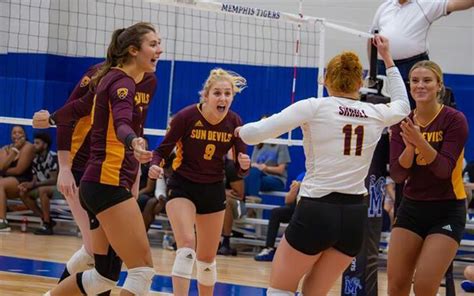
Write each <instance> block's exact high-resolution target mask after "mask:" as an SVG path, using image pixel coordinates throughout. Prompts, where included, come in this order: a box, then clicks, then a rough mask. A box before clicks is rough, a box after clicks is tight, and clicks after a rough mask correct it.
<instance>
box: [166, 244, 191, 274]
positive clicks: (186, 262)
mask: <svg viewBox="0 0 474 296" xmlns="http://www.w3.org/2000/svg"><path fill="white" fill-rule="evenodd" d="M195 260H196V252H195V251H194V250H193V249H191V248H179V249H178V250H177V251H176V258H174V264H173V270H172V271H171V275H172V276H178V277H182V278H186V279H190V278H191V275H192V274H193V266H194V261H195Z"/></svg>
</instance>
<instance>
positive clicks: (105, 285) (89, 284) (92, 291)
mask: <svg viewBox="0 0 474 296" xmlns="http://www.w3.org/2000/svg"><path fill="white" fill-rule="evenodd" d="M82 286H83V287H84V291H86V294H87V295H97V294H100V293H103V292H105V291H108V290H111V289H112V288H113V287H115V282H114V281H112V280H110V279H108V278H106V277H104V276H102V275H101V274H100V273H99V272H98V271H97V270H96V269H95V268H93V269H89V270H86V271H84V272H83V273H82Z"/></svg>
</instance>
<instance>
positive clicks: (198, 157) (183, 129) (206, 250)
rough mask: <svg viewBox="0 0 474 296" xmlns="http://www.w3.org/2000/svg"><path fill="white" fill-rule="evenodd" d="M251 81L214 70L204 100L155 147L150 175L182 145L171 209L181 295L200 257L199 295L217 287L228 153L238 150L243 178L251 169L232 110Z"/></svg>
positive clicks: (177, 290)
mask: <svg viewBox="0 0 474 296" xmlns="http://www.w3.org/2000/svg"><path fill="white" fill-rule="evenodd" d="M245 83H246V81H245V79H244V78H243V77H241V76H239V75H237V74H236V73H233V72H230V71H226V70H223V69H214V70H212V71H211V73H210V75H209V77H208V78H207V80H206V82H205V84H204V87H203V89H202V91H201V99H202V100H201V103H199V104H194V105H191V106H188V107H186V108H184V109H183V110H181V111H180V112H178V113H177V114H176V115H175V116H174V117H173V120H172V121H171V124H170V129H169V130H168V133H167V134H166V136H165V138H164V139H163V142H162V143H161V145H160V146H159V147H158V148H157V149H156V150H155V151H154V155H153V161H152V166H151V167H150V171H149V176H150V178H154V179H156V178H158V177H160V176H161V174H162V173H163V169H162V167H161V166H160V165H163V159H165V158H166V157H167V156H168V155H169V154H170V153H171V152H172V150H173V149H174V148H175V147H176V158H175V159H174V161H173V164H172V168H173V174H172V176H171V177H170V178H169V179H168V199H169V201H168V202H167V204H166V212H167V214H168V218H169V220H170V223H171V227H172V229H173V234H174V236H175V239H176V243H177V247H178V250H177V252H176V258H175V261H174V265H173V269H172V277H173V293H174V295H177V296H181V295H188V291H189V280H190V278H191V275H192V271H193V265H194V261H197V262H196V265H197V280H198V283H199V285H198V287H199V295H212V294H213V291H214V285H215V283H216V280H217V269H216V262H215V257H216V253H217V248H218V245H219V240H220V236H221V231H222V225H223V222H224V212H225V207H226V204H225V203H226V198H225V184H224V156H225V155H226V153H227V151H229V149H232V152H233V153H234V159H236V160H237V161H236V166H237V171H238V172H239V175H240V176H244V175H245V174H246V173H247V170H248V169H249V167H250V158H249V156H248V155H247V154H246V146H245V144H244V143H243V142H242V140H240V138H236V137H235V136H234V130H235V128H236V127H238V126H240V125H242V120H241V119H240V117H239V116H238V115H237V114H236V113H234V112H232V111H230V110H229V109H230V106H231V104H232V101H233V99H234V95H235V94H236V93H238V92H240V91H241V90H242V89H243V88H244V87H245ZM195 230H196V234H195Z"/></svg>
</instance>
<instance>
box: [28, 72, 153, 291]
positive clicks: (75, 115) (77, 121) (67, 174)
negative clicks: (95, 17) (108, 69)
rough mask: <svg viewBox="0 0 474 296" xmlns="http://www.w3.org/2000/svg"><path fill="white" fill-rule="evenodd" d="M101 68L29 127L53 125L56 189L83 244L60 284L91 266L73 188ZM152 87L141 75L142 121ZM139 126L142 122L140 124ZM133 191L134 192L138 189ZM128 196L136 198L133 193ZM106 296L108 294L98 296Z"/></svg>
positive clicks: (85, 154) (84, 220)
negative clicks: (57, 166) (92, 86)
mask: <svg viewBox="0 0 474 296" xmlns="http://www.w3.org/2000/svg"><path fill="white" fill-rule="evenodd" d="M102 64H103V63H100V64H96V65H93V66H92V67H90V68H89V69H88V70H87V71H86V73H85V74H84V76H83V77H82V78H81V80H80V82H79V83H78V84H77V85H76V87H75V88H74V90H73V92H72V93H71V95H70V96H69V98H68V100H67V101H66V104H65V105H64V106H63V107H61V108H60V109H58V110H57V111H55V112H54V113H53V114H51V115H50V114H49V112H48V111H47V110H41V111H38V112H36V113H35V115H34V117H33V127H35V128H48V127H50V124H51V123H54V124H56V125H57V142H58V156H59V158H60V168H61V169H60V173H59V177H58V183H57V186H58V189H59V191H60V192H61V193H62V194H63V195H64V196H65V197H66V200H67V202H68V205H69V208H70V209H71V213H72V214H73V217H74V220H75V221H76V223H77V225H78V226H79V229H80V231H81V237H82V240H83V246H82V247H81V248H80V249H79V250H77V251H76V252H75V253H74V254H73V256H72V257H71V258H70V259H69V260H68V262H67V264H66V267H65V268H64V271H63V274H62V276H61V278H60V281H62V280H64V279H65V278H66V277H68V276H69V275H71V274H75V273H77V272H81V271H85V270H87V269H89V268H92V267H93V266H94V258H93V254H94V253H93V252H92V242H91V238H90V236H91V234H90V229H89V219H88V216H87V212H86V211H85V210H84V209H83V208H82V206H81V205H80V202H79V192H78V190H77V188H78V187H79V183H80V180H81V178H82V175H83V174H84V170H85V167H86V163H87V160H88V159H89V147H90V127H91V116H90V114H91V111H92V105H93V102H94V91H93V90H92V89H90V87H89V86H90V85H89V82H90V78H91V77H92V76H93V75H94V74H95V73H96V72H97V70H98V69H99V68H100V66H101V65H102ZM156 84H157V81H156V75H155V74H154V73H145V76H144V78H143V80H142V81H141V82H140V83H138V84H137V86H136V94H135V101H136V103H137V104H138V105H139V107H140V108H141V110H142V112H143V113H144V116H143V118H142V119H143V121H144V120H145V118H146V113H147V110H148V106H149V104H150V102H151V98H153V95H154V92H155V90H156ZM143 124H144V122H142V125H143ZM134 185H135V184H134ZM136 185H138V183H136ZM135 187H136V188H137V189H138V186H135ZM135 191H136V190H135ZM132 193H134V196H137V194H136V193H135V192H134V191H133V190H132ZM108 294H110V293H102V294H100V295H108Z"/></svg>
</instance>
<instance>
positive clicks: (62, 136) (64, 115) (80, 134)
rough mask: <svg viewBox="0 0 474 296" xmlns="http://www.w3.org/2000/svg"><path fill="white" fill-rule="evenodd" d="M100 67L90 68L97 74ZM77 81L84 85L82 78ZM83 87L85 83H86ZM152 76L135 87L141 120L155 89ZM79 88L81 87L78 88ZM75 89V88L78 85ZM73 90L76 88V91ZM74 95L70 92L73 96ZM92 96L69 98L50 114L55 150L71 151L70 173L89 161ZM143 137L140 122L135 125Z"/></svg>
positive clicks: (90, 94)
mask: <svg viewBox="0 0 474 296" xmlns="http://www.w3.org/2000/svg"><path fill="white" fill-rule="evenodd" d="M100 65H101V64H98V65H95V66H93V67H91V69H93V70H94V71H97V69H98V67H99V66H100ZM94 71H91V70H89V71H88V72H87V73H86V74H85V76H84V77H89V76H88V75H91V76H93V74H94ZM81 81H85V80H84V78H83V79H81ZM86 81H87V84H88V83H89V82H88V80H86ZM156 84H157V82H156V76H155V74H154V73H146V74H145V76H144V77H143V79H142V81H140V83H138V84H137V85H136V93H135V98H134V101H135V103H136V104H141V105H140V106H141V107H140V108H139V109H138V110H136V112H142V113H143V116H139V115H136V116H137V118H138V117H140V118H142V120H145V118H146V113H147V110H148V104H149V102H150V100H151V98H152V97H153V95H154V91H155V89H156ZM81 85H82V84H81ZM78 86H79V84H78ZM78 86H76V87H78ZM73 93H74V92H73ZM94 95H95V94H94V92H92V91H90V90H89V91H88V92H87V93H86V94H85V95H84V96H82V97H80V98H79V97H73V96H72V95H71V97H69V99H68V102H67V104H66V105H64V106H63V107H62V108H61V109H59V110H58V111H56V112H55V113H54V119H55V121H56V124H57V127H58V129H57V138H58V150H66V151H71V160H72V169H73V170H76V171H84V170H85V166H86V163H87V160H88V159H89V147H90V136H89V135H90V133H89V132H90V128H91V111H92V105H93V103H94ZM139 123H140V125H141V127H140V129H141V130H142V133H141V134H139V136H142V135H143V128H142V127H143V125H144V121H141V122H139Z"/></svg>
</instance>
